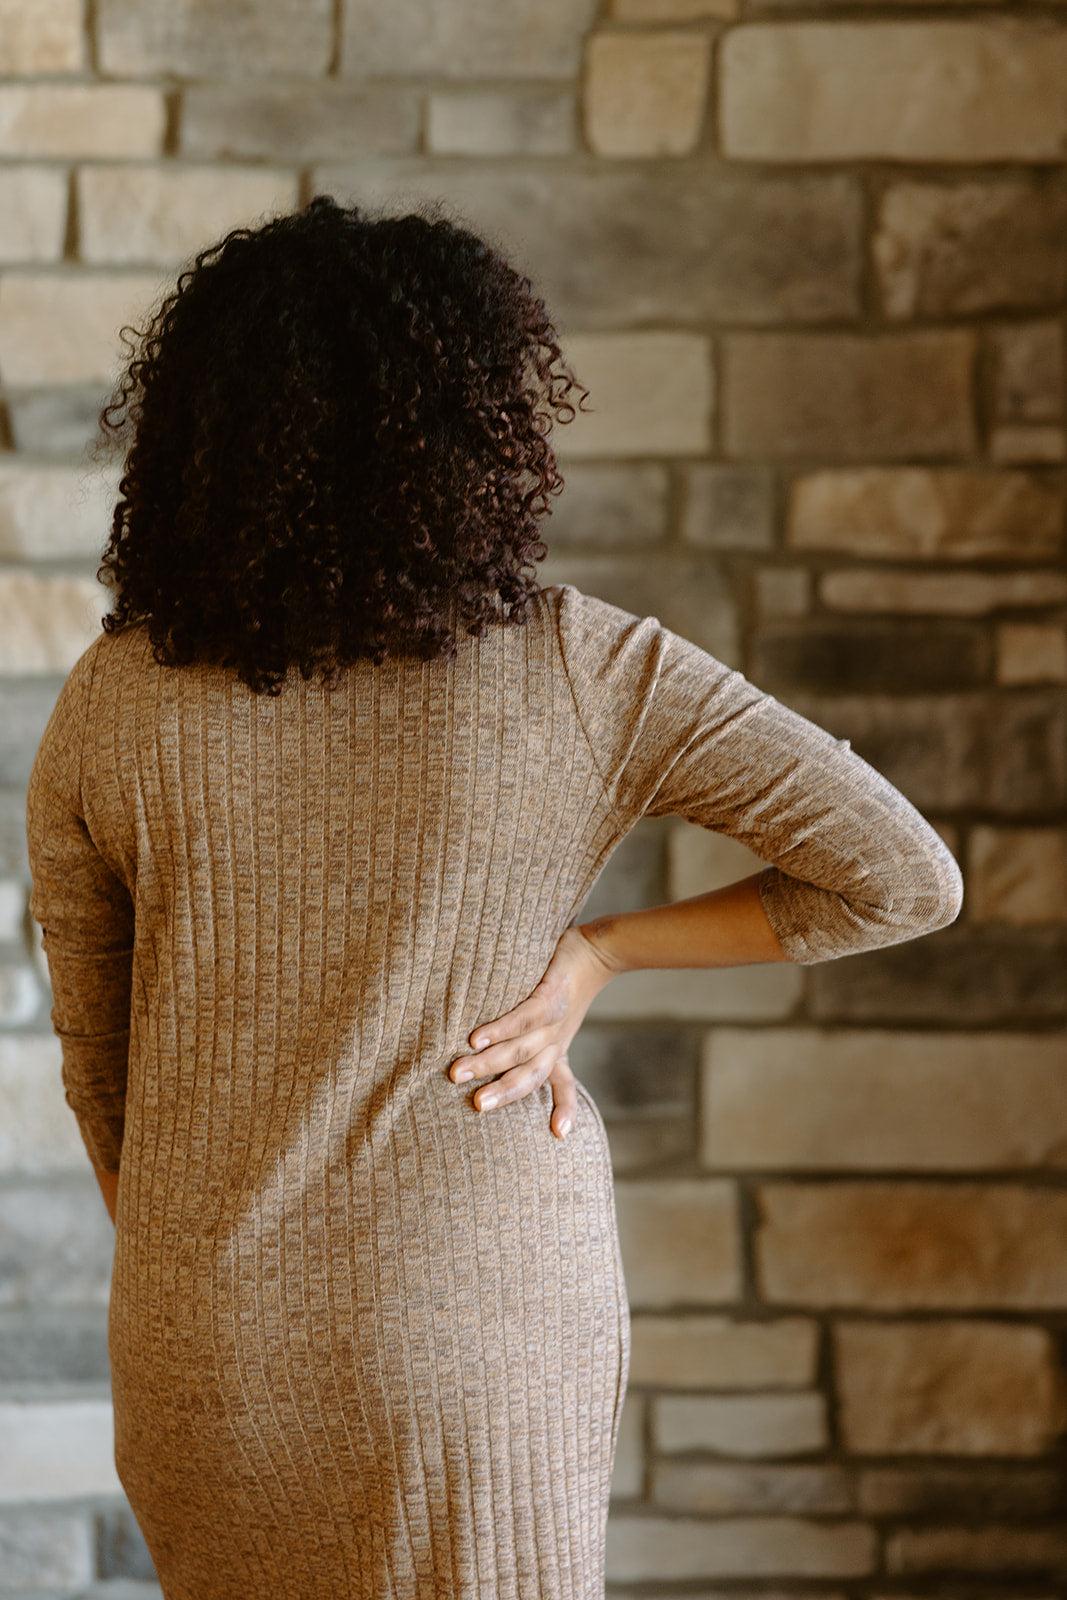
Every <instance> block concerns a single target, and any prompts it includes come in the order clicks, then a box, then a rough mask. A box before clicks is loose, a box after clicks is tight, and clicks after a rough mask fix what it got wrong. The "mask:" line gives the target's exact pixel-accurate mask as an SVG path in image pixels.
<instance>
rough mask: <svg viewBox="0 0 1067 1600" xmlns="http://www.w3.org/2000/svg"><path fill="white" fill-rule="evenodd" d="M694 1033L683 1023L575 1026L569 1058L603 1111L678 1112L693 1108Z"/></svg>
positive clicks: (620, 1113) (685, 1113) (623, 1113)
mask: <svg viewBox="0 0 1067 1600" xmlns="http://www.w3.org/2000/svg"><path fill="white" fill-rule="evenodd" d="M697 1041H698V1034H697V1033H696V1031H695V1030H693V1029H690V1028H684V1027H673V1028H672V1027H658V1028H657V1027H649V1028H642V1027H637V1026H635V1027H620V1026H615V1027H609V1026H607V1025H606V1024H604V1023H601V1024H599V1025H597V1026H595V1027H593V1026H590V1027H586V1028H583V1029H581V1030H580V1031H579V1033H578V1035H577V1037H576V1038H575V1040H574V1043H573V1044H572V1046H571V1049H570V1063H571V1066H572V1068H573V1069H574V1072H575V1075H576V1076H577V1077H579V1078H580V1079H581V1081H582V1083H584V1085H585V1087H586V1088H587V1089H588V1090H589V1093H590V1094H591V1095H592V1096H593V1099H594V1100H595V1101H596V1103H597V1105H598V1106H599V1107H600V1110H601V1112H602V1113H603V1115H604V1117H605V1118H607V1117H632V1116H646V1115H648V1116H667V1115H673V1116H682V1117H689V1118H692V1117H693V1116H694V1115H695V1108H696V1071H697V1054H698V1042H697Z"/></svg>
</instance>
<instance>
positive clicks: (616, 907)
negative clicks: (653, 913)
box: [575, 817, 667, 922]
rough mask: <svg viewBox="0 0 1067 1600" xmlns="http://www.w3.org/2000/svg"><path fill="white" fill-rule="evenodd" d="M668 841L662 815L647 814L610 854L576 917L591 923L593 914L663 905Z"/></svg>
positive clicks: (597, 915)
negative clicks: (648, 815) (650, 815)
mask: <svg viewBox="0 0 1067 1600" xmlns="http://www.w3.org/2000/svg"><path fill="white" fill-rule="evenodd" d="M666 840H667V831H666V827H665V825H664V823H663V822H662V820H661V819H660V818H658V817H646V818H644V819H642V820H641V821H640V822H638V823H637V824H636V826H635V827H634V828H632V829H631V831H630V832H629V833H628V834H627V835H626V837H625V838H624V839H623V840H622V842H621V844H619V845H617V846H616V848H615V852H614V854H613V855H611V856H609V858H608V860H607V863H606V865H605V866H604V868H603V869H602V871H601V874H600V876H599V878H597V880H596V882H595V883H594V884H593V887H592V889H590V891H589V893H588V895H587V896H586V898H585V901H584V902H583V904H582V905H581V906H580V908H579V909H578V911H577V912H576V913H575V917H576V920H577V921H579V922H592V921H593V918H594V917H605V916H608V915H610V914H612V913H615V912H619V911H639V910H642V909H643V908H644V907H646V906H655V905H660V904H661V903H662V902H663V901H664V900H665V899H666V898H667V894H666V887H665V884H666V876H665V854H664V852H665V849H666Z"/></svg>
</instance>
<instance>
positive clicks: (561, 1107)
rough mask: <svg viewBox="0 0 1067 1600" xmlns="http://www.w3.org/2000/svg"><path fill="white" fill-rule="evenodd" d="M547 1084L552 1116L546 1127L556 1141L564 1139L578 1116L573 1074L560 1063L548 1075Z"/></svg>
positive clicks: (576, 1092) (576, 1093)
mask: <svg viewBox="0 0 1067 1600" xmlns="http://www.w3.org/2000/svg"><path fill="white" fill-rule="evenodd" d="M548 1081H549V1083H550V1084H551V1085H552V1101H553V1107H552V1115H551V1117H550V1118H549V1122H548V1125H549V1127H550V1128H551V1129H552V1132H553V1133H554V1134H555V1135H556V1137H557V1138H558V1139H565V1138H566V1137H567V1135H568V1133H570V1131H571V1129H572V1128H573V1127H574V1119H575V1117H576V1116H577V1115H578V1091H577V1089H576V1088H575V1082H574V1073H573V1072H572V1071H571V1069H570V1067H564V1066H563V1063H560V1065H559V1067H557V1068H556V1070H555V1071H554V1072H551V1073H550V1074H549V1078H548Z"/></svg>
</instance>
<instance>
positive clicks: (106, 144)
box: [0, 0, 1067, 1600]
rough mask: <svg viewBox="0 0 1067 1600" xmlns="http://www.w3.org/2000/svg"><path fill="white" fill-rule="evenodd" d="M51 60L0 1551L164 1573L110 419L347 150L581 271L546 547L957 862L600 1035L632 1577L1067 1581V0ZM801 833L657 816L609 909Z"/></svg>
mask: <svg viewBox="0 0 1067 1600" xmlns="http://www.w3.org/2000/svg"><path fill="white" fill-rule="evenodd" d="M0 73H2V74H4V76H3V80H2V82H0V219H2V220H0V253H2V277H0V384H2V394H0V446H2V453H0V1029H2V1031H0V1108H2V1113H3V1114H2V1115H0V1261H2V1281H0V1440H2V1441H3V1444H2V1447H0V1593H10V1592H13V1591H16V1590H17V1591H19V1592H25V1593H27V1594H28V1593H33V1594H41V1593H47V1594H54V1595H58V1594H64V1595H70V1594H74V1593H78V1594H83V1593H85V1592H87V1590H88V1589H90V1588H91V1587H92V1586H93V1585H95V1586H96V1587H95V1588H93V1592H94V1593H95V1592H98V1591H99V1592H101V1593H107V1592H109V1590H108V1584H109V1582H111V1581H112V1580H114V1581H116V1582H117V1581H118V1580H120V1579H128V1580H131V1581H132V1580H140V1581H142V1582H144V1583H145V1584H146V1587H145V1589H144V1591H143V1592H144V1593H145V1594H146V1595H147V1594H153V1593H156V1591H155V1590H154V1589H153V1588H152V1587H151V1578H152V1571H151V1564H150V1563H149V1562H148V1560H147V1557H146V1555H145V1553H144V1551H143V1548H142V1547H141V1545H140V1542H139V1538H138V1535H137V1531H136V1528H135V1526H134V1525H133V1524H132V1522H131V1519H130V1516H129V1512H128V1508H126V1507H125V1505H124V1501H123V1497H122V1494H121V1489H120V1487H119V1485H118V1483H117V1480H116V1479H115V1477H114V1471H113V1466H112V1463H111V1456H110V1450H111V1438H110V1411H109V1404H108V1386H107V1348H106V1328H105V1318H106V1304H107V1293H108V1274H109V1270H110V1249H111V1245H110V1240H111V1225H110V1223H109V1222H108V1220H107V1217H106V1214H105V1212H104V1208H103V1205H102V1204H101V1202H100V1199H99V1197H98V1195H97V1193H96V1187H95V1183H94V1180H93V1178H92V1176H91V1174H90V1173H89V1172H88V1170H87V1167H86V1164H85V1160H84V1153H83V1150H82V1146H81V1142H80V1139H79V1137H78V1135H77V1131H76V1127H75V1124H74V1121H73V1117H72V1116H71V1114H70V1113H69V1111H68V1110H67V1108H66V1106H65V1104H64V1103H63V1099H62V1091H61V1087H60V1084H59V1073H58V1057H57V1053H56V1049H55V1047H54V1044H53V1042H52V1040H51V1038H50V1036H49V1025H48V1005H49V1001H48V997H47V993H46V987H45V978H44V974H43V970H42V965H41V961H40V957H39V952H38V949H37V946H36V942H35V940H34V938H33V936H32V932H31V928H30V924H29V922H28V920H27V916H26V889H27V873H26V860H25V851H24V842H23V804H24V785H25V780H26V777H27V773H28V770H29V766H30V762H31V760H32V756H33V753H34V750H35V748H36V743H37V740H38V738H39V736H40V732H41V730H42V728H43V725H44V722H45V719H46V717H47V715H48V712H49V710H50V707H51V705H52V703H53V700H54V698H55V695H56V693H57V690H58V687H59V684H60V683H61V681H62V678H63V675H64V674H65V673H66V671H67V670H68V669H69V667H70V666H71V664H72V662H73V661H74V659H75V658H76V656H77V655H78V654H79V653H80V651H81V650H82V649H83V648H84V646H85V644H86V642H87V641H88V639H89V638H90V637H91V635H92V633H93V631H95V628H96V627H97V626H98V618H99V614H100V610H101V609H102V595H101V593H100V592H99V591H98V590H97V589H96V587H95V585H94V583H93V572H94V569H95V566H96V560H97V557H98V553H99V550H100V548H101V545H102V542H103V539H104V537H105V535H106V529H107V521H108V510H109V504H110V497H111V494H112V492H113V485H114V479H113V477H112V478H111V479H108V478H107V477H106V475H105V476H101V475H99V474H96V475H88V474H87V472H86V470H85V468H84V466H83V465H82V464H81V462H80V456H81V451H82V448H83V445H84V443H85V441H86V439H87V438H88V436H89V433H90V431H91V428H92V421H93V416H94V413H95V410H96V408H97V406H98V405H99V402H100V399H101V395H102V391H103V389H104V388H105V386H106V383H107V379H108V376H109V373H110V372H111V371H112V370H113V365H114V360H115V351H116V330H117V328H118V326H119V324H120V323H122V322H123V321H126V320H128V319H130V318H132V317H134V316H135V315H136V314H137V313H138V311H139V310H140V309H141V308H142V307H143V306H144V305H146V304H147V303H148V302H149V301H151V300H152V299H153V298H154V297H155V295H156V294H157V293H158V292H159V289H160V287H161V286H162V284H163V283H164V281H165V280H166V279H167V278H168V277H169V276H170V275H171V274H172V273H173V272H174V270H175V267H176V265H177V264H178V262H179V261H181V260H182V259H183V258H184V257H186V256H187V255H188V254H189V253H190V252H191V251H193V250H194V249H196V248H197V247H199V246H200V245H202V244H203V243H205V242H207V241H208V240H209V239H210V238H212V237H214V236H216V235H218V234H219V233H220V232H222V231H224V230H225V229H226V228H227V227H229V226H230V225H232V224H234V223H236V222H238V221H243V220H247V219H248V218H250V217H252V216H255V215H259V214H261V213H263V212H264V211H266V210H270V209H271V208H274V207H278V206H281V207H286V208H287V207H290V206H291V205H293V204H294V203H296V202H298V201H300V200H303V199H306V198H307V197H309V196H310V195H311V194H312V193H314V192H316V191H321V190H328V191H331V192H333V193H335V194H337V195H338V196H343V197H346V198H355V199H357V200H359V199H364V200H367V201H370V202H375V203H378V202H384V203H388V204H389V205H390V206H391V207H397V206H403V205H406V204H408V203H410V202H412V201H414V200H416V199H418V198H420V197H422V196H425V195H433V196H440V197H443V198H444V199H446V200H447V201H448V202H449V203H450V205H451V207H452V208H453V210H458V211H459V213H460V214H461V215H462V216H463V217H465V218H467V219H468V220H469V221H470V222H471V223H472V224H473V225H474V226H476V227H477V228H479V229H480V230H481V231H483V232H488V233H490V234H491V235H492V236H493V237H494V238H496V239H498V240H499V241H501V242H503V243H504V244H505V245H506V247H507V248H508V249H509V250H510V251H511V252H512V254H513V255H514V256H515V258H516V259H517V260H519V261H520V262H521V263H522V264H523V265H525V266H526V267H527V268H528V269H529V270H530V271H531V273H533V274H534V275H535V277H536V279H537V280H538V282H539V283H540V285H541V286H542V287H543V290H544V292H545V294H546V297H547V299H548V300H549V303H550V304H551V305H552V307H553V308H554V309H555V311H556V313H557V315H558V318H559V320H560V323H561V326H562V328H563V329H564V331H565V333H566V336H567V345H568V349H569V351H570V352H571V355H572V357H573V360H574V362H575V364H576V366H577V368H578V371H579V374H580V375H581V376H582V377H584V379H585V381H586V382H587V384H588V385H589V387H590V388H591V390H592V403H593V404H594V406H595V408H596V409H595V412H594V413H593V414H592V415H590V416H588V417H583V418H581V419H580V420H579V421H578V422H577V423H576V424H575V425H574V426H573V427H572V428H571V429H570V430H568V431H566V432H565V433H564V434H563V435H561V446H562V455H563V460H564V464H565V467H566V468H567V476H568V489H567V491H566V493H565V495H564V498H563V500H562V501H561V502H560V503H559V505H558V508H557V510H556V512H555V514H554V515H553V517H552V519H551V521H550V523H549V525H548V529H547V541H548V543H549V546H550V549H551V555H550V558H549V560H548V561H547V562H546V563H545V565H544V568H543V578H544V581H545V582H555V581H572V582H574V583H576V584H578V585H579V586H580V587H583V588H586V589H589V590H591V591H593V592H595V593H599V594H602V595H604V596H605V597H606V598H607V599H609V600H613V601H614V602H616V603H617V604H621V605H623V606H625V607H627V608H628V609H630V610H633V611H638V612H641V613H645V612H655V613H656V614H657V615H658V616H659V617H660V618H661V619H662V620H663V621H664V622H666V623H667V624H668V625H669V626H671V627H673V628H675V629H676V630H677V631H679V632H681V633H684V634H686V635H688V636H689V637H691V638H694V639H696V640H697V641H698V642H699V643H701V644H702V645H703V646H705V648H707V649H709V650H711V651H712V652H713V653H715V654H717V655H720V656H722V657H724V658H725V659H726V660H727V661H729V662H731V663H732V664H735V665H737V666H739V667H741V668H743V669H744V670H745V671H747V672H748V673H749V674H750V675H751V676H752V677H753V678H754V679H755V680H756V681H757V682H759V683H760V684H761V685H763V686H764V687H766V688H767V689H770V690H772V691H774V692H775V693H777V694H779V695H780V696H781V697H782V698H783V699H784V700H786V701H787V702H789V703H790V704H792V705H794V706H796V707H797V708H798V709H800V710H802V711H803V712H805V713H806V714H809V715H811V716H813V717H815V718H816V719H817V720H819V721H821V722H824V723H825V724H826V725H827V726H828V727H830V728H831V729H832V730H833V731H834V732H835V733H837V734H839V735H842V736H847V737H849V738H851V739H852V740H853V742H854V744H855V746H856V748H857V749H858V750H859V751H860V752H861V753H862V754H864V755H866V756H867V757H868V759H870V760H871V761H873V762H874V763H875V764H876V765H877V766H878V767H880V768H881V769H882V770H883V771H885V772H886V773H887V775H888V776H889V777H890V778H891V779H892V780H893V781H894V782H895V783H897V784H898V785H899V786H900V787H901V788H902V789H903V790H904V792H905V793H906V794H907V795H909V796H910V798H911V799H913V800H914V801H915V802H916V803H917V804H918V805H919V806H920V807H921V808H923V809H924V810H925V811H926V813H927V814H928V815H929V816H930V817H931V818H932V819H933V820H934V821H935V822H936V824H937V825H938V826H939V828H940V829H941V830H942V831H943V833H944V835H945V837H946V838H947V839H948V840H949V841H950V843H951V845H952V847H953V848H954V849H955V850H956V851H957V852H958V854H959V856H960V859H961V861H962V863H963V865H964V871H965V877H966V881H967V887H968V895H967V903H966V908H965V911H964V914H963V916H962V918H961V919H960V921H959V923H958V924H957V925H955V926H953V927H952V928H950V929H947V930H945V931H944V932H942V933H940V934H938V935H935V936H934V937H932V938H930V939H927V940H925V941H921V942H919V943H917V944H914V945H903V946H899V947H896V948H893V949H890V950H887V951H885V952H882V953H880V954H873V955H869V956H860V957H854V958H851V959H848V960H845V961H841V962H835V963H830V964H828V965H826V966H823V967H817V968H813V969H806V970H804V971H801V970H800V969H795V968H794V969H789V968H766V969H760V968H752V969H747V970H739V971H736V972H732V973H729V974H721V973H720V974H715V973H702V972H699V971H681V972H672V973H643V974H635V975H632V976H631V977H630V978H628V979H625V980H619V981H618V982H617V983H616V984H614V985H612V986H611V987H610V988H609V989H608V990H607V991H605V992H604V993H603V994H602V995H601V996H600V997H599V999H598V1001H597V1003H596V1006H595V1008H594V1010H593V1012H592V1013H591V1015H590V1019H589V1021H588V1023H587V1025H586V1027H585V1028H584V1029H583V1031H582V1034H581V1035H580V1037H579V1040H578V1042H577V1044H576V1048H575V1064H576V1069H577V1070H578V1072H579V1075H580V1076H581V1077H582V1079H583V1080H584V1081H585V1082H586V1083H587V1084H588V1086H589V1087H590V1088H591V1090H592V1091H593V1093H594V1094H595V1096H596V1097H597V1099H598V1101H599V1103H600V1105H601V1108H602V1110H603V1113H604V1116H605V1119H606V1121H607V1124H608V1127H609V1132H610V1137H611V1140H612V1145H613V1154H614V1158H615V1162H616V1167H617V1173H618V1210H619V1221H620V1228H621V1231H622V1235H623V1241H624V1251H625V1261H626V1270H627V1278H628V1285H629V1290H630V1296H631V1301H632V1306H633V1362H632V1369H631V1384H630V1394H629V1398H628V1401H627V1405H626V1411H625V1420H624V1426H623V1431H622V1438H621V1444H620V1450H619V1456H618V1464H617V1474H616V1480H615V1486H616V1489H617V1501H616V1505H615V1509H614V1513H613V1516H612V1520H611V1529H610V1543H609V1565H610V1586H611V1593H612V1594H613V1595H616V1596H622V1595H630V1596H635V1597H636V1596H642V1595H653V1594H655V1595H657V1596H662V1597H667V1596H670V1597H677V1596H681V1595H691V1596H694V1597H695V1596H698V1595H699V1596H700V1597H701V1600H710V1597H711V1596H715V1597H718V1596H720V1595H726V1594H730V1595H733V1594H738V1593H744V1594H756V1595H762V1596H765V1597H769V1596H771V1595H773V1596H774V1597H776V1600H783V1597H797V1600H799V1597H800V1596H804V1597H807V1600H845V1597H849V1600H900V1597H903V1596H909V1597H921V1600H928V1597H932V1596H934V1595H951V1596H953V1597H954V1600H971V1597H974V1600H977V1597H979V1596H982V1597H984V1600H994V1597H996V1600H1020V1597H1021V1596H1024V1595H1025V1596H1026V1597H1028V1600H1052V1597H1053V1596H1055V1595H1062V1594H1063V1593H1065V1592H1067V1514H1065V1512H1067V1469H1065V1453H1064V1448H1063V1443H1062V1438H1063V1429H1064V1426H1065V1422H1067V1402H1065V1386H1064V1374H1063V1366H1062V1356H1063V1350H1064V1344H1065V1341H1064V1333H1065V1331H1067V1189H1065V1188H1064V1181H1063V1180H1064V1170H1065V1163H1067V1060H1065V1043H1064V1032H1063V1023H1064V1013H1065V1009H1067V995H1065V982H1067V962H1065V959H1064V957H1065V914H1067V913H1065V906H1067V847H1065V835H1064V831H1063V823H1064V815H1065V812H1064V807H1065V799H1067V728H1065V695H1064V687H1063V686H1064V682H1065V680H1067V631H1065V616H1067V609H1065V608H1067V567H1065V564H1064V543H1063V532H1064V519H1063V513H1064V507H1063V489H1064V459H1065V436H1064V383H1063V341H1062V335H1063V314H1064V301H1065V291H1067V172H1065V168H1064V162H1065V152H1067V96H1065V95H1064V92H1063V85H1064V82H1065V81H1067V10H1064V9H1063V8H1062V7H1060V6H1058V5H1057V4H1054V3H1052V4H1045V5H1042V6H1041V7H1036V6H1035V7H1033V8H1029V7H1026V6H1014V5H1013V6H1010V7H1009V6H1008V5H1006V4H998V3H997V0H975V3H973V4H968V3H967V0H945V3H942V4H940V5H938V6H937V7H936V9H934V8H931V9H927V8H926V7H924V4H923V3H922V0H913V3H908V4H904V3H900V4H886V5H884V6H879V5H878V4H862V3H861V4H850V5H846V4H844V3H843V0H810V3H809V0H780V3H778V4H777V5H776V6H775V7H774V8H773V9H771V8H770V7H764V6H761V5H760V4H759V3H758V0H612V3H610V4H609V3H607V0H434V3H433V4H432V5H431V4H429V3H426V4H422V5H419V4H417V3H416V0H337V3H336V4H335V3H334V0H245V3H242V4H240V5H238V4H236V3H233V4H218V5H206V4H204V3H203V0H85V4H84V7H83V0H33V3H32V4H28V3H26V0H0ZM751 865H752V863H751V858H749V857H747V856H746V854H745V852H744V851H743V850H741V849H740V848H739V847H737V846H734V845H732V844H731V843H730V842H729V841H723V840H720V839H718V838H716V837H715V836H712V835H708V834H705V833H702V832H701V831H700V830H698V829H694V828H692V827H690V826H689V825H688V824H685V823H677V822H672V821H670V820H668V821H666V822H664V823H660V822H657V823H655V824H653V823H651V822H649V823H647V824H641V825H640V826H639V827H638V828H637V829H636V830H635V831H634V833H633V834H632V835H631V836H630V838H629V839H628V840H627V841H626V843H625V845H624V846H623V847H622V849H621V850H620V851H619V853H618V855H617V856H616V857H615V858H614V860H613V862H612V864H611V867H610V868H609V871H608V872H607V873H606V874H605V877H604V878H603V880H602V881H601V883H600V884H598V886H597V888H596V890H595V891H594V895H593V897H592V898H591V899H590V901H589V902H588V904H587V911H586V914H587V915H592V914H593V912H594V911H597V910H603V909H606V908H608V907H609V906H631V905H637V904H641V903H650V904H651V903H655V902H657V901H660V900H662V899H664V898H674V897H680V896H685V895H690V894H694V893H697V892H700V891H701V890H703V889H705V888H707V887H710V886H712V885H714V884H716V883H719V882H723V881H726V880H728V879H729V878H731V877H734V876H737V875H739V874H741V873H744V872H747V871H748V870H750V869H751ZM115 1592H117V1591H115ZM123 1592H124V1593H127V1594H133V1593H140V1592H141V1591H140V1590H137V1589H136V1588H127V1589H125V1590H124V1591H123Z"/></svg>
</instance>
